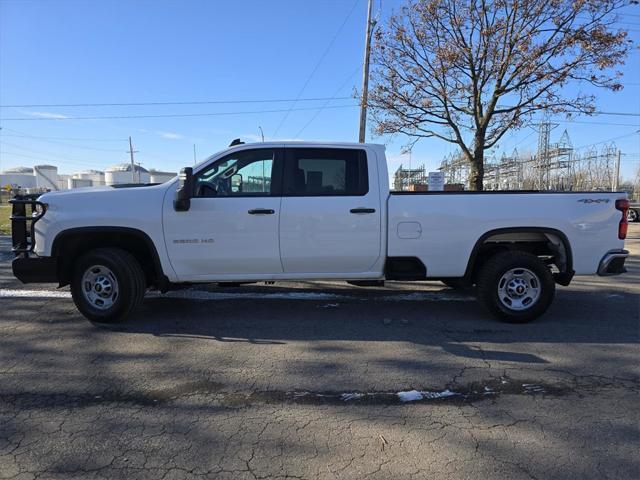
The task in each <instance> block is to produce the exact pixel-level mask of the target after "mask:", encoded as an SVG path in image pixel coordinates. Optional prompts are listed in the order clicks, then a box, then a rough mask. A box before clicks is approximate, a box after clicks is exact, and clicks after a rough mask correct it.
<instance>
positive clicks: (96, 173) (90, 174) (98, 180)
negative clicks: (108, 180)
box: [73, 170, 104, 187]
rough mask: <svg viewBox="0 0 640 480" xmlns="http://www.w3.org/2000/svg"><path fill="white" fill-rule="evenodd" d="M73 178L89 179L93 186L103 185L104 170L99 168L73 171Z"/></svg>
mask: <svg viewBox="0 0 640 480" xmlns="http://www.w3.org/2000/svg"><path fill="white" fill-rule="evenodd" d="M73 178H79V179H82V180H90V181H91V185H92V186H94V187H98V186H100V185H104V172H101V171H100V170H85V171H83V172H78V173H74V174H73Z"/></svg>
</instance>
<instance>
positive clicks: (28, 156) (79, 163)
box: [2, 150, 97, 168]
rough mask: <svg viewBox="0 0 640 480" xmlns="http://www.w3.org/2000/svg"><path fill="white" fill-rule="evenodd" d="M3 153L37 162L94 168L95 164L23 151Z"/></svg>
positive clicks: (4, 151)
mask: <svg viewBox="0 0 640 480" xmlns="http://www.w3.org/2000/svg"><path fill="white" fill-rule="evenodd" d="M2 153H3V155H13V156H16V157H24V158H29V159H31V160H37V161H38V162H50V163H56V162H57V163H63V164H64V163H70V164H72V165H81V166H83V167H92V168H96V167H97V165H95V164H91V163H84V162H75V161H73V160H53V159H51V158H44V157H34V156H33V155H27V154H24V153H16V152H7V151H6V150H3V152H2Z"/></svg>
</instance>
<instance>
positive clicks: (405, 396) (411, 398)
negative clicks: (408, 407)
mask: <svg viewBox="0 0 640 480" xmlns="http://www.w3.org/2000/svg"><path fill="white" fill-rule="evenodd" d="M397 395H398V398H399V399H400V401H401V402H415V401H417V400H422V399H423V396H422V393H420V392H419V391H417V390H409V391H408V392H398V393H397Z"/></svg>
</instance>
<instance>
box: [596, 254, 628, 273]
mask: <svg viewBox="0 0 640 480" xmlns="http://www.w3.org/2000/svg"><path fill="white" fill-rule="evenodd" d="M628 256H629V252H628V251H627V250H610V251H609V252H607V253H606V255H605V256H604V257H602V260H600V265H598V275H600V276H601V277H608V276H611V275H620V274H621V273H625V272H626V271H627V269H626V268H624V262H625V261H626V260H627V257H628Z"/></svg>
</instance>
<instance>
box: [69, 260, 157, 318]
mask: <svg viewBox="0 0 640 480" xmlns="http://www.w3.org/2000/svg"><path fill="white" fill-rule="evenodd" d="M145 290H146V281H145V277H144V272H143V271H142V268H141V267H140V264H139V263H138V261H137V260H136V259H135V257H134V256H133V255H131V254H130V253H129V252H126V251H125V250H121V249H118V248H100V249H96V250H92V251H90V252H88V253H86V254H84V255H83V256H82V257H80V258H79V259H78V261H77V262H76V265H75V269H74V273H73V279H72V281H71V295H72V297H73V301H74V303H75V304H76V307H78V310H79V311H80V313H82V315H84V316H85V317H86V318H88V319H89V320H91V321H92V322H101V323H117V322H121V321H123V320H124V319H125V318H126V317H127V315H129V313H131V311H132V310H133V309H134V308H136V307H137V306H138V305H139V304H140V303H142V300H143V298H144V293H145Z"/></svg>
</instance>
